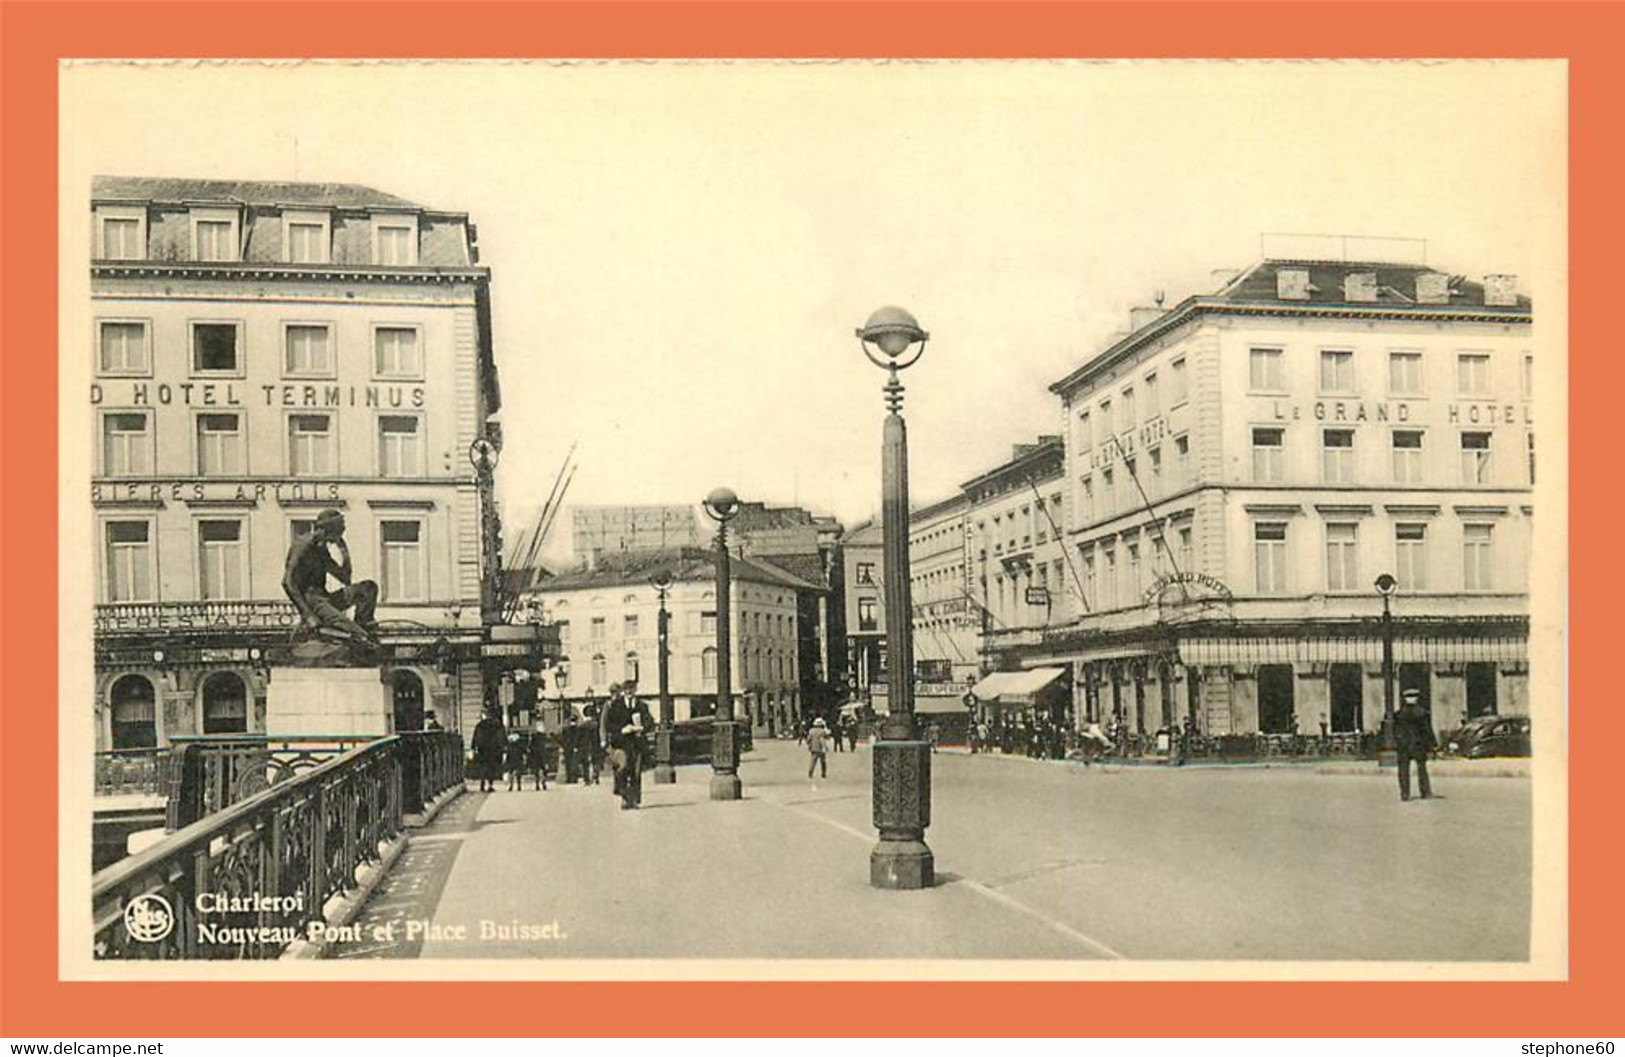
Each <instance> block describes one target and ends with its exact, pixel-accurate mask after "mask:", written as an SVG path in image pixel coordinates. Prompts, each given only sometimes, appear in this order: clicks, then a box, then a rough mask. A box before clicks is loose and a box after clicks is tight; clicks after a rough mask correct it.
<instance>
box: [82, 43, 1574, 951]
mask: <svg viewBox="0 0 1625 1057" xmlns="http://www.w3.org/2000/svg"><path fill="white" fill-rule="evenodd" d="M58 78H59V90H60V107H61V129H62V134H61V142H60V180H59V184H60V216H59V220H58V223H59V230H60V249H61V252H60V280H59V281H60V289H61V297H60V305H59V312H60V326H61V333H62V342H61V349H60V368H59V370H60V381H61V384H60V393H61V403H60V430H61V434H60V437H61V439H60V446H61V452H62V458H61V464H60V487H61V499H60V508H61V525H60V529H61V535H60V539H59V546H60V554H59V560H60V562H61V567H62V579H61V608H60V612H61V625H60V637H61V679H62V693H61V698H60V704H59V716H58V721H59V729H60V732H61V736H60V747H61V748H60V775H61V779H60V780H61V788H60V798H61V803H62V805H63V815H64V818H63V820H62V825H63V830H62V832H63V834H64V837H63V843H62V846H61V848H60V851H59V854H60V863H61V876H62V900H61V905H60V908H59V915H60V919H59V920H60V925H59V928H60V935H61V950H60V956H61V966H62V973H63V975H64V977H67V978H73V979H118V980H198V979H209V978H230V979H281V980H312V979H323V980H328V979H402V978H412V979H582V980H599V979H982V978H988V979H1124V980H1132V979H1298V978H1301V979H1351V980H1363V979H1383V980H1391V979H1419V978H1432V979H1472V980H1479V979H1523V980H1534V979H1545V980H1560V979H1564V978H1565V976H1566V973H1567V957H1568V939H1567V933H1566V929H1567V891H1566V885H1567V874H1566V869H1567V855H1568V846H1567V824H1568V823H1567V793H1566V789H1567V781H1568V763H1567V724H1568V714H1567V699H1566V694H1567V690H1566V673H1565V665H1566V659H1565V641H1566V623H1565V610H1566V607H1567V605H1568V599H1567V590H1568V588H1567V583H1568V557H1567V555H1568V536H1567V532H1568V522H1567V506H1568V491H1567V485H1566V480H1567V458H1568V452H1567V447H1566V445H1567V433H1568V420H1567V404H1568V389H1567V386H1568V372H1567V366H1566V361H1567V357H1568V348H1567V314H1566V310H1567V309H1566V306H1567V301H1568V289H1567V282H1568V270H1567V269H1568V266H1567V260H1566V240H1567V236H1568V215H1567V198H1566V195H1567V182H1568V168H1567V150H1568V143H1567V128H1568V99H1567V91H1568V69H1567V65H1566V64H1565V63H1564V62H1563V61H1561V60H1498V61H1489V60H1474V61H1466V60H1453V61H1223V62H1221V61H1150V60H1121V61H1082V60H1079V61H1056V60H1045V61H1023V60H998V61H993V60H980V61H952V60H930V61H925V60H919V61H913V60H910V61H901V60H892V61H880V60H872V61H871V60H840V61H836V60H828V61H825V60H765V59H764V60H732V61H722V60H714V61H713V60H639V61H619V60H572V61H563V60H549V61H542V60H537V61H500V62H499V61H459V60H422V61H406V60H399V61H396V60H390V61H383V60H379V61H349V60H346V61H339V60H331V61H319V60H310V61H281V60H278V61H250V60H229V61H228V60H180V59H177V60H162V61H160V60H140V61H137V60H115V59H94V60H93V59H76V60H69V61H66V62H63V63H62V64H61V66H60V68H59V71H58ZM1537 437H1538V442H1537ZM1537 452H1538V455H1537Z"/></svg>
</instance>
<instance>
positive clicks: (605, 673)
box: [592, 653, 609, 687]
mask: <svg viewBox="0 0 1625 1057" xmlns="http://www.w3.org/2000/svg"><path fill="white" fill-rule="evenodd" d="M608 682H609V663H608V662H607V661H605V660H604V655H603V654H602V653H595V654H593V655H592V684H593V685H594V686H598V687H601V686H603V685H604V684H606V683H608Z"/></svg>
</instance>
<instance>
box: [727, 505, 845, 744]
mask: <svg viewBox="0 0 1625 1057" xmlns="http://www.w3.org/2000/svg"><path fill="white" fill-rule="evenodd" d="M841 532H842V526H841V523H840V522H839V521H837V520H836V519H835V518H833V517H829V516H827V515H819V514H813V513H812V512H810V511H808V510H806V509H804V508H802V507H799V506H787V507H773V506H768V505H766V504H764V503H756V502H743V503H740V504H739V510H738V512H737V513H736V514H735V515H734V517H733V519H732V520H731V521H730V522H729V525H728V539H729V540H730V541H731V543H732V545H733V548H734V550H735V551H736V552H737V553H739V554H743V555H746V556H749V557H752V558H755V559H757V560H759V561H761V562H764V563H766V564H768V565H773V566H776V567H778V568H780V569H783V570H784V571H785V572H788V573H790V574H791V575H792V576H796V577H799V578H800V579H802V580H805V581H806V582H808V583H810V584H813V585H815V586H816V587H817V588H819V589H818V590H817V591H801V592H798V594H797V596H796V597H797V600H798V605H799V609H800V613H799V619H798V621H797V627H798V629H799V631H800V643H799V648H800V655H801V663H800V672H801V688H800V690H801V693H800V700H801V705H802V707H803V708H804V709H805V710H807V711H808V712H810V713H813V714H825V713H828V712H829V711H830V710H831V709H832V708H833V706H834V705H835V703H836V702H837V700H838V699H839V698H840V696H841V693H842V691H843V690H844V688H845V682H844V671H845V662H846V623H845V619H844V618H845V613H844V609H843V607H842V606H841V604H840V600H841V597H842V594H843V591H844V588H845V581H844V579H843V574H844V571H845V570H844V568H843V566H842V563H841V561H840V538H841ZM759 733H765V731H759Z"/></svg>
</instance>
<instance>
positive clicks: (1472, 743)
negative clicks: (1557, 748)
mask: <svg viewBox="0 0 1625 1057" xmlns="http://www.w3.org/2000/svg"><path fill="white" fill-rule="evenodd" d="M1446 745H1447V746H1448V748H1449V750H1450V752H1451V753H1452V754H1454V755H1456V756H1462V757H1465V758H1467V759H1469V760H1476V759H1479V758H1480V757H1484V756H1528V755H1529V717H1528V716H1478V717H1477V718H1475V719H1469V720H1468V721H1467V722H1466V723H1465V724H1464V725H1463V726H1462V728H1461V729H1460V730H1457V731H1455V732H1454V733H1452V734H1451V735H1450V737H1449V739H1448V741H1447V742H1446Z"/></svg>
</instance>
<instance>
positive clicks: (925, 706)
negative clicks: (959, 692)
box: [914, 694, 965, 716]
mask: <svg viewBox="0 0 1625 1057" xmlns="http://www.w3.org/2000/svg"><path fill="white" fill-rule="evenodd" d="M914 711H915V713H916V714H917V715H935V716H941V715H947V714H951V713H956V712H964V711H965V699H964V697H962V696H956V697H944V696H940V695H937V694H932V695H930V696H922V697H916V698H915V699H914Z"/></svg>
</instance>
